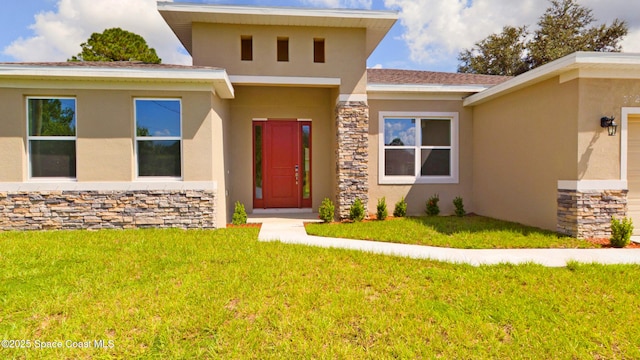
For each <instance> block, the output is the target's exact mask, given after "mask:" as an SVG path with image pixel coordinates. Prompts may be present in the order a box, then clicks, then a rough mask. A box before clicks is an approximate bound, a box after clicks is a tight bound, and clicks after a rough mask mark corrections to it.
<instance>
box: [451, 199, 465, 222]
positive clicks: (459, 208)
mask: <svg viewBox="0 0 640 360" xmlns="http://www.w3.org/2000/svg"><path fill="white" fill-rule="evenodd" d="M453 206H455V207H456V211H455V213H456V216H459V217H463V216H464V215H465V214H466V212H465V211H464V205H463V204H462V198H461V197H460V196H457V197H456V198H455V199H453Z"/></svg>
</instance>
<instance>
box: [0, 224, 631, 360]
mask: <svg viewBox="0 0 640 360" xmlns="http://www.w3.org/2000/svg"><path fill="white" fill-rule="evenodd" d="M257 234H258V230H257V229H251V228H249V229H247V228H235V229H226V230H217V231H182V230H137V231H99V232H85V231H72V232H65V231H59V232H4V233H0V336H1V337H2V339H3V340H5V339H6V340H30V344H31V347H30V348H26V349H12V348H6V346H5V348H0V357H2V358H14V357H17V358H52V359H53V358H56V359H57V358H86V359H88V358H135V357H144V358H146V357H153V358H243V359H244V358H255V359H268V358H292V359H293V358H295V359H297V358H438V357H441V358H474V359H495V358H508V359H517V358H537V359H540V358H542V359H548V358H575V359H594V358H607V359H611V358H640V347H639V345H638V344H640V332H638V331H637V329H638V324H639V323H640V282H638V281H637V279H638V278H640V266H599V265H581V264H571V265H570V266H569V267H567V268H545V267H542V266H537V265H524V266H509V265H502V266H482V267H471V266H466V265H452V264H444V263H439V262H432V261H423V260H412V259H406V258H398V257H387V256H382V255H372V254H367V253H361V252H355V251H346V250H335V249H321V248H313V247H305V246H295V245H286V244H281V243H260V242H258V241H257ZM101 339H102V340H104V341H105V344H106V346H105V347H104V348H101V349H100V348H96V347H89V348H69V347H67V344H69V345H71V346H72V345H73V344H74V343H75V344H78V343H82V342H85V341H93V340H101ZM36 340H37V341H38V342H39V344H43V343H45V344H46V343H49V344H55V343H56V342H58V341H60V342H61V343H62V344H63V346H62V347H61V348H47V349H42V348H40V349H36V348H35V347H34V344H35V341H36ZM67 341H71V342H67ZM109 341H111V342H109ZM3 344H5V343H3ZM92 344H93V343H92ZM109 344H111V345H112V346H109ZM3 346H4V345H3Z"/></svg>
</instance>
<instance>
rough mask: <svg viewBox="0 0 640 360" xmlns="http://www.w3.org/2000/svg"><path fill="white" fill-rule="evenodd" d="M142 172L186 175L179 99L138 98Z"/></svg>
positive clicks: (137, 142) (138, 153)
mask: <svg viewBox="0 0 640 360" xmlns="http://www.w3.org/2000/svg"><path fill="white" fill-rule="evenodd" d="M134 107H135V125H136V155H137V161H138V176H140V177H142V176H157V177H172V178H179V177H181V176H182V171H181V169H182V165H181V164H182V161H181V158H182V156H181V153H182V129H181V127H182V109H181V102H180V100H179V99H135V100H134Z"/></svg>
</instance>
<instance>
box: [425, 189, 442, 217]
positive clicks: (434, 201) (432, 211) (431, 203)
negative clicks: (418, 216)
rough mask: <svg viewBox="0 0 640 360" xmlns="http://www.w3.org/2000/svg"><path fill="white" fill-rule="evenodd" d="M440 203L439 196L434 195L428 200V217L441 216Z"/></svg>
mask: <svg viewBox="0 0 640 360" xmlns="http://www.w3.org/2000/svg"><path fill="white" fill-rule="evenodd" d="M438 201H440V197H439V196H438V194H435V195H433V196H432V197H430V198H429V200H427V210H426V212H427V215H429V216H437V215H438V214H440V207H439V206H438Z"/></svg>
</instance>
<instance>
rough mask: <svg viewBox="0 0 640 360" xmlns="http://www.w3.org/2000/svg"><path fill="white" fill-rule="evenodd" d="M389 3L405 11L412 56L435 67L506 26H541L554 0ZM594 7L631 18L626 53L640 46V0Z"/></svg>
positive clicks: (610, 0)
mask: <svg viewBox="0 0 640 360" xmlns="http://www.w3.org/2000/svg"><path fill="white" fill-rule="evenodd" d="M384 3H385V6H386V7H388V8H391V9H396V10H399V12H400V22H401V24H402V25H403V27H404V28H405V29H404V33H403V35H402V39H403V40H404V41H405V42H406V44H407V46H408V47H409V50H410V59H411V61H413V62H414V63H416V64H420V65H426V66H429V67H435V68H438V67H440V68H442V67H447V66H448V67H452V65H454V64H457V63H458V61H457V55H458V54H459V53H460V51H461V50H462V49H465V48H470V47H472V46H473V45H474V44H475V43H476V42H478V41H480V40H482V39H484V38H485V37H487V36H488V35H490V34H492V33H497V32H500V31H501V30H502V27H504V26H506V25H511V26H522V25H529V26H531V27H535V25H536V22H537V20H538V18H539V17H540V15H542V13H543V12H544V10H545V9H546V8H547V7H548V6H549V4H550V3H549V2H547V1H540V0H521V1H517V2H516V1H512V0H473V1H468V0H384ZM580 4H581V5H583V6H586V7H589V8H591V9H593V15H594V16H595V17H596V19H597V20H598V21H597V23H598V24H600V23H603V22H607V23H611V21H612V20H613V19H614V18H621V19H625V20H627V22H628V24H629V28H630V32H629V36H627V38H626V39H625V41H624V42H623V44H622V45H623V49H624V51H626V52H631V51H636V52H637V51H640V2H636V1H634V2H630V1H628V0H607V1H603V0H584V1H580Z"/></svg>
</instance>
